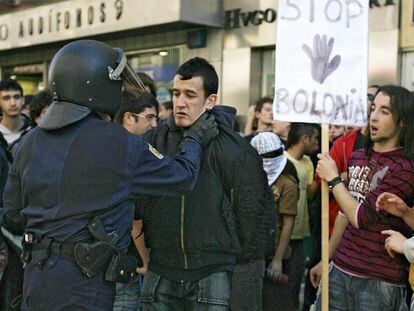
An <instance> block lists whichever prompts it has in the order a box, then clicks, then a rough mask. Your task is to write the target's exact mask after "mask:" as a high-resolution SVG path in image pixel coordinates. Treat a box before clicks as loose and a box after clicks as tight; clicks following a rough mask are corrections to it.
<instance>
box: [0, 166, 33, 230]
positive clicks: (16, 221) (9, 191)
mask: <svg viewBox="0 0 414 311" xmlns="http://www.w3.org/2000/svg"><path fill="white" fill-rule="evenodd" d="M3 202H4V207H5V214H4V217H3V226H4V227H5V228H6V229H7V230H9V231H10V232H11V233H13V234H16V235H21V234H23V232H24V228H25V226H26V222H27V219H26V217H25V216H23V215H21V211H22V209H23V204H22V198H21V189H20V182H19V178H18V175H17V172H16V169H15V166H14V165H13V166H12V168H11V169H10V171H9V176H8V179H7V182H6V187H5V189H4V195H3Z"/></svg>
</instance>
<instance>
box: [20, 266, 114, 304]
mask: <svg viewBox="0 0 414 311" xmlns="http://www.w3.org/2000/svg"><path fill="white" fill-rule="evenodd" d="M49 260H50V259H49ZM49 260H48V261H49ZM53 260H56V258H53ZM48 261H46V262H45V263H44V264H43V266H39V265H38V264H35V263H31V264H28V265H27V266H26V268H25V271H24V285H23V298H24V299H25V301H26V302H27V309H28V310H29V311H48V310H50V311H52V310H53V311H58V310H77V311H90V310H96V311H104V310H105V311H112V306H113V302H114V295H115V284H114V283H108V282H105V281H104V280H103V275H102V274H101V275H97V276H94V277H91V278H88V277H87V276H86V275H84V274H83V273H82V272H81V270H80V269H79V268H78V267H77V266H76V264H75V263H73V262H71V261H66V260H57V262H56V265H55V266H53V267H52V266H48V264H47V263H48Z"/></svg>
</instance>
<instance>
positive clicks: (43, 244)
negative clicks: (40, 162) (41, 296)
mask: <svg viewBox="0 0 414 311" xmlns="http://www.w3.org/2000/svg"><path fill="white" fill-rule="evenodd" d="M87 228H88V231H89V232H90V233H91V234H92V236H93V237H94V238H95V242H92V243H87V242H78V243H74V242H64V243H60V242H56V241H53V240H52V239H49V238H47V237H46V238H43V239H42V240H36V239H35V237H34V234H33V233H30V232H26V233H25V234H24V235H23V242H22V244H23V251H22V260H23V261H24V262H25V263H26V264H27V263H38V264H40V265H43V263H44V262H45V260H47V259H52V258H53V257H55V258H60V259H64V260H69V261H72V262H74V263H76V264H77V265H78V267H79V268H80V269H81V270H82V272H83V273H84V274H86V276H87V277H94V276H96V275H97V274H100V273H103V274H104V276H105V280H106V281H108V282H118V283H128V282H129V281H130V280H131V279H132V278H133V277H134V276H135V275H136V268H137V266H138V261H137V259H136V258H135V257H134V256H131V255H127V254H122V253H120V252H119V251H118V250H117V249H116V248H115V244H116V242H117V241H118V235H117V234H116V232H112V233H110V234H108V233H107V232H106V231H105V228H104V226H103V224H102V222H101V220H100V219H99V218H98V217H95V218H94V219H93V220H92V222H91V223H90V224H89V225H88V227H87Z"/></svg>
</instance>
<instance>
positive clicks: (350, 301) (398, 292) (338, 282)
mask: <svg viewBox="0 0 414 311" xmlns="http://www.w3.org/2000/svg"><path fill="white" fill-rule="evenodd" d="M405 294H406V290H405V287H398V286H394V285H392V284H389V283H386V282H384V281H379V280H374V279H363V278H358V277H355V276H352V275H350V274H347V273H344V272H342V271H341V270H339V269H337V268H336V267H335V266H332V269H331V271H330V272H329V310H330V311H339V310H340V311H372V310H375V311H408V306H407V304H406V302H405ZM315 304H316V310H321V295H320V294H318V296H317V298H316V303H315Z"/></svg>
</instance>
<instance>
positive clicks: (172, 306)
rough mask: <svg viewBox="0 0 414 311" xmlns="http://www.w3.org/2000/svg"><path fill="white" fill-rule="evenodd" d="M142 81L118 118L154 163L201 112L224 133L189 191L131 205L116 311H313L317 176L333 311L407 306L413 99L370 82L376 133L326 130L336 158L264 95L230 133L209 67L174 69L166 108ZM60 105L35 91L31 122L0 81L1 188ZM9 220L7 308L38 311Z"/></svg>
mask: <svg viewBox="0 0 414 311" xmlns="http://www.w3.org/2000/svg"><path fill="white" fill-rule="evenodd" d="M138 76H140V78H141V80H142V82H143V83H144V84H145V87H146V89H147V90H148V92H143V93H141V94H140V95H139V96H131V95H130V94H128V93H126V92H124V93H123V94H122V100H121V105H120V107H119V108H118V110H117V112H116V114H115V116H114V119H113V122H114V123H116V124H118V125H119V127H123V128H124V129H125V131H127V132H129V133H130V134H131V135H139V136H142V137H144V139H145V140H146V141H147V142H148V143H149V144H150V146H151V147H150V148H153V149H151V150H152V151H151V152H153V153H154V154H155V155H156V156H157V157H159V158H162V157H163V156H167V155H168V156H171V157H173V156H174V155H175V154H177V153H178V152H179V151H180V146H181V143H182V141H183V139H184V138H185V137H184V136H185V132H183V130H182V129H183V128H184V129H185V128H188V127H190V126H192V125H193V124H194V123H195V122H196V121H197V119H198V118H199V116H200V115H203V114H204V113H205V112H206V111H207V112H208V114H209V115H212V116H214V119H215V122H216V124H217V127H218V135H217V137H215V138H213V139H211V141H209V142H208V144H205V145H203V155H202V160H201V164H200V169H199V174H198V179H197V182H196V183H195V185H194V187H193V188H192V190H190V191H186V192H185V193H184V194H183V193H182V192H178V191H177V194H176V195H174V194H171V191H170V192H169V193H168V194H166V195H165V196H163V195H159V193H154V194H153V195H152V194H151V195H145V196H142V197H139V198H136V199H135V201H134V205H135V211H134V215H133V219H131V221H132V222H133V224H132V230H131V234H130V238H129V239H130V245H129V248H128V250H127V253H128V254H129V255H131V256H132V257H134V258H136V259H137V270H136V271H137V272H138V274H134V275H133V277H131V278H130V279H129V280H128V282H126V283H125V282H124V283H123V282H117V283H116V286H114V299H113V306H112V305H111V306H107V309H108V310H111V309H112V308H113V310H140V309H141V308H142V309H143V310H229V309H231V310H234V311H238V310H249V311H251V310H265V311H268V310H269V311H270V310H283V311H290V310H300V309H299V308H302V309H301V310H304V311H305V310H311V309H312V308H316V309H317V310H319V309H320V295H319V294H317V292H316V288H317V287H318V286H320V279H321V263H320V260H321V251H320V247H321V244H320V234H321V230H320V227H321V223H320V219H321V194H320V184H321V181H326V182H328V185H329V188H330V202H329V209H330V215H329V220H330V231H329V232H330V245H329V248H330V249H329V256H330V260H331V264H330V310H408V309H409V302H410V298H411V297H409V296H410V294H408V293H410V292H411V289H410V285H409V282H408V281H409V273H408V272H409V271H410V283H411V284H413V285H414V268H413V270H411V269H410V270H409V262H414V240H413V239H414V237H412V229H414V212H413V209H412V208H411V207H412V206H413V204H414V166H413V165H414V162H413V156H414V125H413V123H412V120H414V96H413V94H412V93H410V92H409V91H408V90H407V89H405V88H402V87H399V86H389V85H387V86H372V87H370V88H369V89H368V105H369V107H368V112H369V123H368V125H367V126H366V127H364V128H350V127H344V126H338V125H330V130H329V134H330V152H329V154H320V127H319V126H318V125H315V124H309V123H289V122H284V121H276V120H274V119H273V118H274V116H273V112H272V103H273V99H272V98H270V97H264V98H261V99H259V100H258V101H257V102H256V103H255V104H254V105H252V106H250V107H249V109H248V112H247V121H246V127H245V129H244V133H243V134H238V133H237V132H236V131H234V126H235V124H236V123H235V122H236V111H235V109H234V108H231V107H227V106H224V105H217V100H218V97H217V93H218V85H219V83H218V76H217V73H216V71H215V69H214V68H213V66H212V65H211V64H209V63H208V62H207V61H206V60H204V59H202V58H193V59H191V60H189V61H187V62H185V63H184V64H183V65H182V66H181V67H180V68H179V69H178V70H177V72H176V75H175V77H174V80H173V91H172V98H173V100H172V102H165V103H161V105H160V104H159V103H158V101H157V99H156V83H155V82H154V81H153V80H152V79H151V78H150V77H148V76H147V75H145V74H144V73H140V74H139V75H138ZM52 101H53V99H52V96H51V94H50V92H49V91H48V90H45V91H41V92H39V93H38V94H35V95H34V96H33V98H31V99H30V103H28V111H29V114H26V113H24V112H23V106H24V104H25V103H26V104H27V102H29V98H28V97H24V94H23V89H22V87H21V86H20V85H19V83H18V82H16V81H15V80H3V81H1V82H0V105H1V111H2V119H1V122H0V133H1V135H0V192H3V191H4V188H5V185H6V180H7V172H8V170H9V169H10V167H11V165H12V163H13V159H14V158H15V157H16V155H17V154H18V153H19V147H20V145H21V144H23V143H24V141H25V137H26V136H27V135H28V133H30V131H33V129H34V128H36V127H37V124H38V123H39V122H40V120H41V118H42V116H43V115H44V114H45V112H46V110H47V108H48V107H49V105H51V104H52ZM29 136H30V135H29ZM243 136H244V137H243ZM154 148H155V149H154ZM147 178H148V179H150V178H151V176H147ZM0 205H1V206H0V207H1V210H2V213H3V210H4V204H3V200H2V199H0ZM6 210H7V206H6ZM131 217H132V215H131ZM8 222H10V218H8V217H5V218H4V221H3V227H2V231H1V236H0V238H1V239H0V279H1V282H0V309H1V310H3V309H4V310H32V309H33V310H38V309H36V307H33V308H31V307H30V304H28V301H29V300H28V299H27V296H25V295H26V294H24V293H23V273H24V272H23V271H24V268H23V262H22V260H21V259H20V255H21V245H20V246H19V234H14V233H13V232H10V230H8V229H7V228H8V225H9V224H8ZM23 231H24V230H23ZM303 284H305V289H304V296H303V299H300V292H301V286H302V285H303ZM73 286H76V284H73ZM322 286H323V285H322ZM22 297H23V298H24V299H22ZM301 300H302V302H303V303H301V302H300V301H301ZM109 301H112V300H111V299H110V300H109ZM315 302H316V303H315ZM314 303H315V305H314ZM62 305H64V304H63V302H62ZM312 305H313V306H312ZM33 306H35V305H34V304H33ZM37 306H39V305H37ZM48 308H50V310H53V306H48ZM39 310H40V309H39ZM44 310H46V309H44ZM105 310H106V309H105ZM412 310H414V309H413V308H412Z"/></svg>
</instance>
